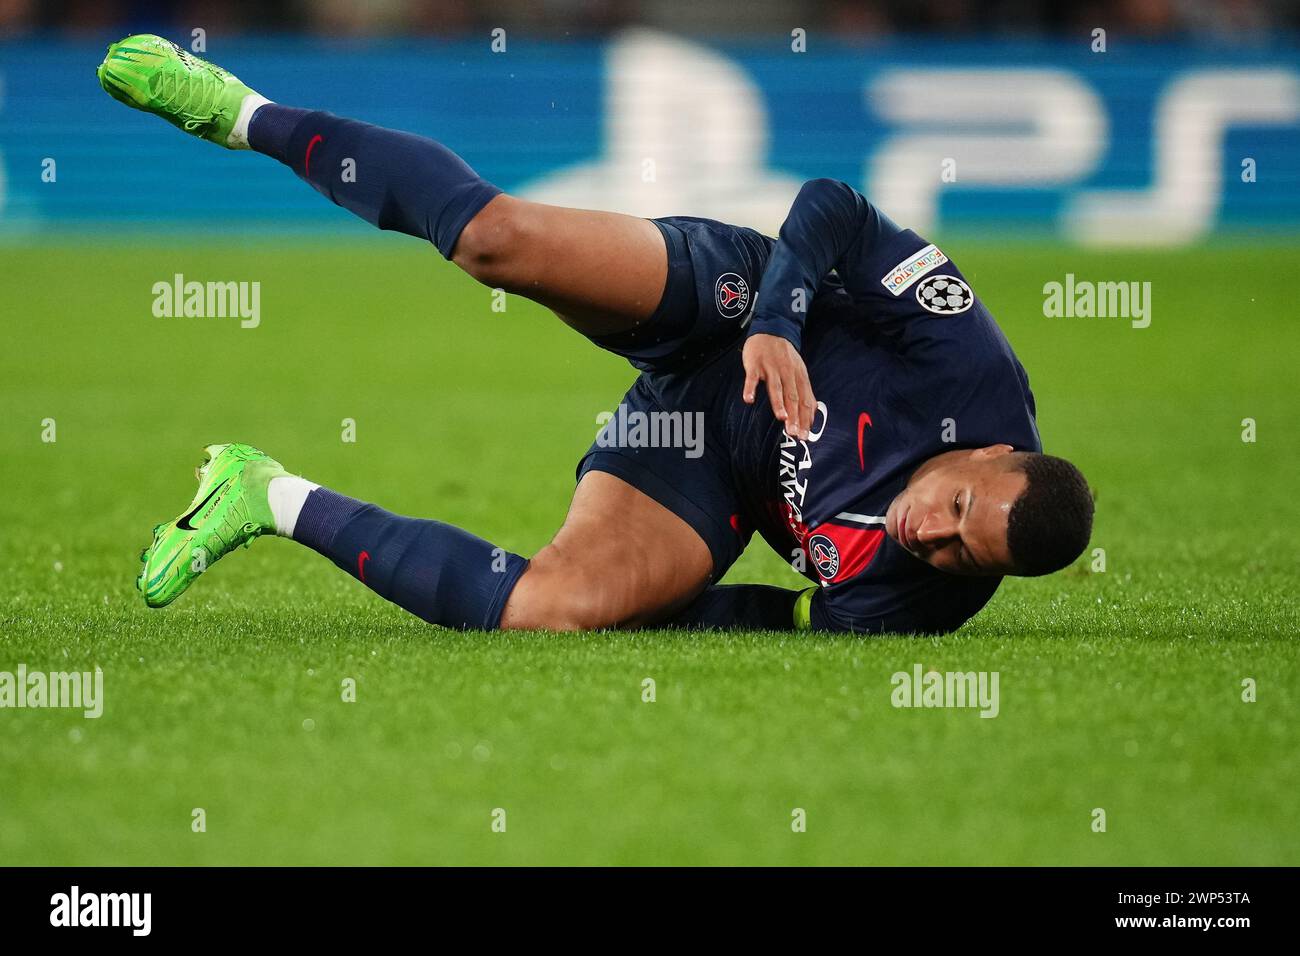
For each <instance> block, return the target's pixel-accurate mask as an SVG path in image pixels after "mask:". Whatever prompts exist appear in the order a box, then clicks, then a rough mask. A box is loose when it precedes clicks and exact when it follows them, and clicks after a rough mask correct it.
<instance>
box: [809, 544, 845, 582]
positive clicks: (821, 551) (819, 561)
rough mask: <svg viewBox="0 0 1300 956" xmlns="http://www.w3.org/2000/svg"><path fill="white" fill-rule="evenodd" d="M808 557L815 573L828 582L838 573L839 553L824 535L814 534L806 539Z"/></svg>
mask: <svg viewBox="0 0 1300 956" xmlns="http://www.w3.org/2000/svg"><path fill="white" fill-rule="evenodd" d="M808 556H809V557H810V558H812V562H813V564H814V565H815V566H816V567H817V573H818V574H820V575H821V576H822V577H823V578H825V579H826V580H830V579H831V578H833V577H835V575H836V574H838V573H839V570H840V552H839V549H838V548H836V547H835V542H834V541H832V540H831V539H830V538H828V537H826V535H824V534H815V535H813V536H812V537H811V538H809V539H808Z"/></svg>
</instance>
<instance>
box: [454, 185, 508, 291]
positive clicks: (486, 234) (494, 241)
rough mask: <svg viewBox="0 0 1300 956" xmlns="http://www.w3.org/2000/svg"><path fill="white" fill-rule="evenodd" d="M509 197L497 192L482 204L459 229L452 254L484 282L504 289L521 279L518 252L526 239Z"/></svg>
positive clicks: (455, 260)
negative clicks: (493, 197) (462, 227)
mask: <svg viewBox="0 0 1300 956" xmlns="http://www.w3.org/2000/svg"><path fill="white" fill-rule="evenodd" d="M510 199H511V197H509V196H498V197H497V198H496V199H494V200H493V201H492V202H490V203H488V204H487V205H486V206H484V207H483V208H482V209H481V210H480V211H479V213H478V215H476V216H475V217H474V218H473V219H471V220H470V221H469V223H468V225H466V226H465V228H464V230H462V231H461V234H460V238H459V239H458V240H457V241H456V249H455V251H454V252H453V254H452V257H451V258H452V261H453V262H455V263H456V265H458V266H460V267H461V269H463V270H465V272H467V273H469V274H470V275H471V276H473V277H474V278H475V279H477V280H478V281H479V282H481V283H483V284H484V285H486V286H492V287H493V288H504V289H507V290H510V289H513V288H516V287H518V286H519V285H520V284H521V283H522V282H523V279H522V277H521V276H520V275H519V271H520V252H521V250H523V249H524V248H525V244H526V242H527V240H526V238H525V234H524V233H525V230H524V227H523V224H522V223H521V221H520V215H519V208H518V206H517V205H516V204H515V203H513V202H509V201H508V200H510Z"/></svg>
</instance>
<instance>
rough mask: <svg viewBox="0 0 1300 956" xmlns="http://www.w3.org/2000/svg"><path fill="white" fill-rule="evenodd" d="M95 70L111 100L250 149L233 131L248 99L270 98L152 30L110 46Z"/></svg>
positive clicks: (197, 133)
mask: <svg viewBox="0 0 1300 956" xmlns="http://www.w3.org/2000/svg"><path fill="white" fill-rule="evenodd" d="M96 73H97V75H98V76H99V84H100V86H102V87H103V88H104V90H105V91H106V92H107V93H108V95H109V96H111V97H113V99H115V100H120V101H121V102H123V103H125V104H126V105H127V106H130V107H134V108H135V109H138V110H144V111H145V112H146V113H153V114H154V115H155V116H161V117H162V118H163V119H165V120H166V121H167V122H169V123H171V124H172V125H173V126H176V127H179V128H180V129H183V130H185V132H187V133H192V134H193V135H195V136H198V137H200V138H201V139H206V140H207V141H208V142H210V143H216V144H218V145H219V146H224V147H226V148H227V149H247V148H248V141H247V139H246V137H245V136H243V135H242V134H236V135H233V136H232V135H231V134H232V133H233V132H234V131H235V126H236V121H237V120H238V119H239V112H240V109H241V107H242V106H243V105H244V99H245V97H248V96H252V97H255V101H253V102H250V104H249V106H250V107H252V106H256V105H260V104H262V103H265V102H267V100H266V99H265V98H264V97H262V96H260V95H258V94H257V93H255V92H254V91H253V90H250V89H249V88H248V87H247V86H245V85H244V84H243V83H241V82H239V80H238V79H237V78H236V77H234V76H232V75H231V74H230V73H227V72H226V71H225V70H223V69H222V68H221V67H219V66H214V65H213V64H211V63H208V62H207V61H206V60H200V59H199V58H198V57H197V56H195V55H194V54H193V53H190V52H189V51H188V50H182V49H181V48H180V47H178V46H177V45H176V44H175V43H172V42H171V41H170V40H164V39H163V38H162V37H157V36H153V35H152V34H149V33H141V34H138V35H137V36H130V37H127V38H126V39H125V40H119V41H118V42H117V43H113V44H110V45H109V48H108V53H107V55H105V57H104V62H103V63H101V64H99V69H98V70H97V71H96ZM246 125H247V118H245V126H246Z"/></svg>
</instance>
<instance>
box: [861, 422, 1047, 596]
mask: <svg viewBox="0 0 1300 956" xmlns="http://www.w3.org/2000/svg"><path fill="white" fill-rule="evenodd" d="M1011 451H1012V449H1011V446H1010V445H990V446H989V447H987V448H978V449H975V450H974V451H970V450H960V451H950V452H945V453H944V454H942V455H936V456H935V457H933V458H931V459H930V460H929V461H927V462H926V463H925V464H924V465H922V466H921V467H920V468H918V469H917V470H916V473H915V474H914V475H912V477H911V478H910V479H909V480H908V482H907V487H906V488H904V489H903V490H902V492H901V493H900V494H899V495H898V497H897V498H895V499H894V500H893V502H891V503H890V505H889V510H888V511H887V512H886V513H885V533H886V534H888V535H889V536H890V537H891V538H893V539H894V540H895V541H897V542H898V543H899V544H900V545H902V546H903V547H904V548H906V549H907V550H908V551H909V552H911V553H912V554H913V555H915V556H916V557H918V558H920V559H921V560H922V561H924V562H926V563H927V564H931V565H933V566H934V567H936V568H938V569H939V570H940V571H947V572H948V573H949V574H976V575H997V574H1012V573H1014V570H1015V566H1014V564H1013V562H1012V560H1011V550H1010V549H1009V548H1008V547H1007V516H1008V515H1009V514H1010V512H1011V505H1012V504H1013V503H1014V502H1015V500H1016V499H1017V498H1019V497H1020V493H1021V492H1022V491H1024V490H1025V483H1026V481H1027V479H1026V478H1025V474H1024V472H1022V471H1020V470H1019V469H1018V468H1015V467H1014V466H1013V465H1012V459H1011V458H1010V457H1008V456H1009V455H1010V454H1011Z"/></svg>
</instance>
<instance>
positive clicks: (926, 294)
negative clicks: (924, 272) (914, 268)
mask: <svg viewBox="0 0 1300 956" xmlns="http://www.w3.org/2000/svg"><path fill="white" fill-rule="evenodd" d="M916 301H917V302H919V303H921V308H923V309H928V310H929V311H931V312H934V313H936V314H938V315H956V314H957V313H958V312H965V311H966V310H967V309H969V308H970V307H971V306H972V305H974V304H975V293H974V292H972V291H971V290H970V286H968V285H967V284H966V283H965V282H963V281H962V280H961V279H958V278H957V277H956V276H927V277H926V278H924V279H922V280H921V281H920V282H919V283H917V286H916Z"/></svg>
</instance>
